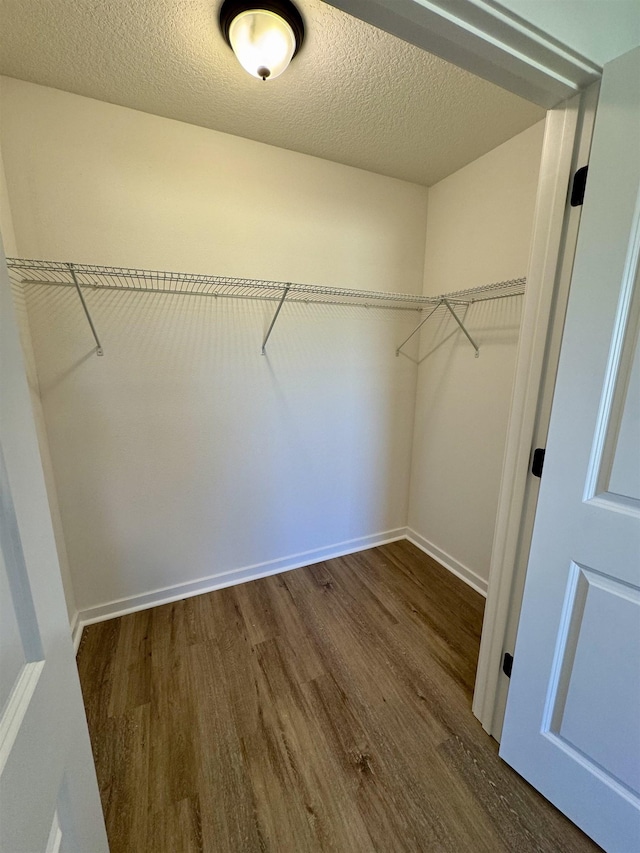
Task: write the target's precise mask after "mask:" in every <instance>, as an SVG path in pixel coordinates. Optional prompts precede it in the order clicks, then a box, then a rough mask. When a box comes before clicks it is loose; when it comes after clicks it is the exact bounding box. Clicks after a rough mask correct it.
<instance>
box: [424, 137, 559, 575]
mask: <svg viewBox="0 0 640 853" xmlns="http://www.w3.org/2000/svg"><path fill="white" fill-rule="evenodd" d="M543 129H544V123H540V124H538V125H535V126H534V127H532V128H530V129H529V130H526V131H524V133H521V134H519V135H518V136H516V137H514V138H513V139H511V140H509V141H508V142H506V143H504V144H503V145H501V146H500V147H498V148H496V149H495V150H493V151H491V152H489V153H488V154H486V155H485V156H484V157H481V158H480V159H479V160H476V161H475V162H473V163H471V164H469V165H468V166H466V167H465V168H464V169H461V170H460V171H458V172H456V173H455V174H453V175H451V176H450V177H448V178H445V179H444V180H443V181H441V182H440V183H438V184H436V185H435V186H433V187H431V188H430V190H429V220H428V227H427V241H426V259H425V283H424V291H425V293H428V294H439V293H443V292H450V291H455V290H460V289H464V288H467V287H473V286H476V285H482V284H489V283H491V282H496V281H504V280H507V279H511V278H518V277H520V276H525V275H526V273H527V263H528V256H529V245H530V240H531V229H532V223H533V213H534V206H535V197H536V189H537V178H538V167H539V163H540V156H541V151H542V136H543ZM521 302H522V299H521V298H520V297H515V298H509V299H501V300H496V301H495V302H487V303H483V304H478V305H474V306H471V307H470V308H469V309H468V311H467V313H466V318H465V322H466V323H467V325H468V328H469V331H470V333H471V335H472V336H473V337H474V338H475V339H476V341H477V342H478V344H479V346H480V357H479V358H478V359H476V358H474V352H473V349H472V348H471V346H470V345H469V343H468V341H467V340H466V338H465V337H464V336H463V334H462V333H461V332H458V331H457V330H456V329H457V327H456V325H455V321H453V319H452V318H450V317H447V316H446V313H445V312H444V311H439V312H438V313H437V314H436V315H435V316H434V317H433V318H432V320H430V321H429V322H428V323H427V324H426V325H425V327H424V331H423V333H422V338H421V342H420V354H419V357H420V366H419V369H418V390H417V402H416V421H415V430H414V448H413V463H412V477H411V498H410V505H409V527H410V528H411V530H412V531H413V532H414V534H417V535H416V539H417V541H419V542H420V543H421V544H423V545H424V546H425V547H428V548H429V550H431V551H432V552H433V553H434V554H436V555H438V556H439V557H440V558H441V559H442V560H443V561H444V562H446V563H447V564H448V565H449V566H450V567H452V568H454V569H456V570H457V571H459V572H460V573H461V574H463V575H464V576H465V577H467V578H468V579H469V580H471V581H472V582H474V583H475V584H476V585H477V586H478V588H480V589H486V582H487V578H488V572H489V561H490V556H491V547H492V542H493V529H494V524H495V516H496V510H497V501H498V490H499V485H500V475H501V471H502V459H503V453H504V442H505V436H506V430H507V421H508V416H509V406H510V401H511V390H512V383H513V373H514V368H515V358H516V350H517V343H518V328H519V321H520V309H521Z"/></svg>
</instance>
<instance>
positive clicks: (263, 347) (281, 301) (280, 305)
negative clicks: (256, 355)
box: [262, 285, 291, 355]
mask: <svg viewBox="0 0 640 853" xmlns="http://www.w3.org/2000/svg"><path fill="white" fill-rule="evenodd" d="M290 287H291V286H290V285H287V286H286V287H285V289H284V291H283V293H282V296H281V297H280V302H278V307H277V308H276V313H275V314H274V315H273V319H272V320H271V325H270V326H269V328H268V329H267V334H266V335H265V336H264V340H263V341H262V355H266V354H267V350H266V346H267V341H268V340H269V336H270V335H271V332H272V330H273V327H274V326H275V324H276V320H277V319H278V314H279V313H280V310H281V309H282V306H283V305H284V300H285V299H286V298H287V293H289V290H290Z"/></svg>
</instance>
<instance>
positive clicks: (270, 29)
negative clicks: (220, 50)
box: [229, 9, 296, 80]
mask: <svg viewBox="0 0 640 853" xmlns="http://www.w3.org/2000/svg"><path fill="white" fill-rule="evenodd" d="M229 41H230V42H231V47H232V48H233V52H234V53H235V55H236V56H237V57H238V62H239V63H240V65H242V67H243V68H244V69H245V71H248V72H249V74H252V75H253V76H254V77H258V78H261V79H263V80H266V79H269V80H272V79H273V78H274V77H278V76H279V75H280V74H282V72H283V71H285V70H286V68H287V66H288V65H289V63H290V62H291V58H292V57H293V54H294V52H295V49H296V37H295V35H294V33H293V30H292V29H291V27H290V26H289V24H288V23H287V22H286V21H285V20H284V19H283V18H281V17H280V15H276V14H275V13H274V12H267V11H266V10H264V9H250V10H248V11H247V12H241V13H240V14H239V15H238V16H237V17H236V18H234V19H233V21H232V22H231V26H230V27H229Z"/></svg>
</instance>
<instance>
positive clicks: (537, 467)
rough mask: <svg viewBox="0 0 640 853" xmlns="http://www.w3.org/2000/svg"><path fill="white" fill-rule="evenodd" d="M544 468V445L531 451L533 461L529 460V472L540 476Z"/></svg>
mask: <svg viewBox="0 0 640 853" xmlns="http://www.w3.org/2000/svg"><path fill="white" fill-rule="evenodd" d="M543 468H544V447H536V449H535V450H534V451H533V461H532V462H531V473H532V474H533V476H534V477H542V469H543Z"/></svg>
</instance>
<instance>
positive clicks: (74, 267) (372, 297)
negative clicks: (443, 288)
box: [7, 258, 526, 355]
mask: <svg viewBox="0 0 640 853" xmlns="http://www.w3.org/2000/svg"><path fill="white" fill-rule="evenodd" d="M7 265H8V267H9V272H10V277H11V279H12V281H13V282H14V283H17V284H42V285H52V286H55V287H72V288H74V289H75V290H76V291H77V293H78V295H79V297H80V300H81V302H82V307H83V310H84V313H85V315H86V318H87V321H88V322H89V325H90V327H91V332H92V334H93V336H94V339H95V341H96V345H97V350H96V351H97V352H98V354H99V355H102V346H101V344H100V339H99V338H98V335H97V332H96V328H95V325H94V323H93V320H92V318H91V314H90V313H89V309H88V306H87V303H86V300H85V299H84V297H83V294H82V289H83V288H91V289H94V290H100V289H101V290H118V291H129V292H138V293H156V294H172V295H174V294H183V295H192V296H210V297H228V298H235V299H260V300H266V301H273V302H277V303H278V304H277V307H276V310H275V312H274V315H273V318H272V320H271V323H270V325H269V328H268V330H267V333H266V335H265V338H264V340H263V342H262V353H263V355H264V354H265V351H266V350H265V348H266V345H267V342H268V340H269V337H270V335H271V333H272V331H273V328H274V326H275V323H276V321H277V320H278V317H279V315H280V312H281V310H282V308H283V306H284V303H285V300H286V302H287V303H289V302H297V303H309V304H322V305H341V306H354V307H356V306H360V307H366V308H382V309H387V310H402V311H419V312H422V311H425V310H429V309H430V314H429V316H430V315H431V313H433V311H435V310H436V309H437V308H439V307H440V306H444V307H445V308H446V309H447V310H448V311H449V312H450V313H451V314H452V316H453V317H454V319H455V320H456V322H457V324H458V325H459V326H460V329H461V330H462V331H463V333H464V334H465V335H466V336H467V338H468V339H469V342H470V343H471V344H472V346H473V348H474V350H475V351H476V355H477V354H478V347H477V344H476V343H475V341H474V340H473V338H472V337H471V336H470V335H469V333H468V331H467V329H466V328H465V326H464V323H463V322H462V321H461V320H460V317H459V316H458V315H457V314H456V311H455V308H456V306H468V305H472V304H475V303H476V302H488V301H490V300H493V299H503V298H505V297H509V296H521V295H522V294H523V293H524V289H525V284H526V279H524V278H515V279H509V280H508V281H499V282H493V283H491V284H485V285H481V286H479V287H473V288H467V289H466V290H458V291H453V292H451V293H445V294H441V295H439V296H423V295H421V294H412V293H391V292H387V291H377V290H355V289H353V288H345V287H333V286H326V285H315V284H300V283H295V282H291V283H288V282H280V281H270V280H268V279H247V278H238V277H236V276H217V275H202V274H197V273H181V272H167V271H161V270H145V269H136V268H133V267H111V266H99V265H94V264H77V263H70V262H63V261H43V260H35V259H26V258H8V259H7ZM426 319H427V318H426V317H425V318H423V319H422V320H421V322H420V325H419V326H418V327H417V328H416V329H415V330H414V331H413V332H412V333H411V335H409V337H408V338H407V339H406V340H405V341H404V342H403V343H402V344H401V345H400V346H399V347H398V348H397V350H396V355H399V353H400V351H401V349H402V347H403V346H404V345H405V344H406V343H407V341H408V340H410V339H411V338H412V337H413V335H415V334H416V332H417V331H418V330H419V329H420V328H421V327H422V325H423V324H424V322H426Z"/></svg>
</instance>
